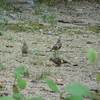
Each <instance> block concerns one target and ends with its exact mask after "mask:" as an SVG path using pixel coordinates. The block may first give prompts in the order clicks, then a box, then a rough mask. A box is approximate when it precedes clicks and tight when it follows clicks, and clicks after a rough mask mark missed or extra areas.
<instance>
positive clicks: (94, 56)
mask: <svg viewBox="0 0 100 100" xmlns="http://www.w3.org/2000/svg"><path fill="white" fill-rule="evenodd" d="M87 56H88V59H89V60H90V61H91V62H92V63H94V62H95V61H96V59H97V53H96V51H95V50H94V49H92V48H90V49H89V50H88V53H87Z"/></svg>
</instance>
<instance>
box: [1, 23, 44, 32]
mask: <svg viewBox="0 0 100 100" xmlns="http://www.w3.org/2000/svg"><path fill="white" fill-rule="evenodd" d="M0 28H1V29H2V28H5V30H8V29H9V30H13V31H21V32H22V31H29V30H31V31H34V30H37V29H41V28H43V25H42V24H33V23H9V24H7V25H5V24H3V25H1V26H0Z"/></svg>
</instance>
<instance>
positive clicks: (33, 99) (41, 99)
mask: <svg viewBox="0 0 100 100" xmlns="http://www.w3.org/2000/svg"><path fill="white" fill-rule="evenodd" d="M28 100H44V99H43V98H41V97H35V98H32V99H28Z"/></svg>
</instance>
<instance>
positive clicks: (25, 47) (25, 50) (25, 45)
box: [22, 41, 28, 55]
mask: <svg viewBox="0 0 100 100" xmlns="http://www.w3.org/2000/svg"><path fill="white" fill-rule="evenodd" d="M27 50H28V47H27V43H26V42H25V41H24V43H23V46H22V55H24V54H27V52H28V51H27Z"/></svg>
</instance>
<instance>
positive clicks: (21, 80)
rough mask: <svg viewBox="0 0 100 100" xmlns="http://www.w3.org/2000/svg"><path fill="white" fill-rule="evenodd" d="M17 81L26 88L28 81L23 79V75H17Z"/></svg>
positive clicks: (21, 86) (22, 87)
mask: <svg viewBox="0 0 100 100" xmlns="http://www.w3.org/2000/svg"><path fill="white" fill-rule="evenodd" d="M17 82H18V86H19V87H20V88H21V89H24V88H25V87H26V82H25V80H23V79H22V78H21V77H19V76H18V77H17Z"/></svg>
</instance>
